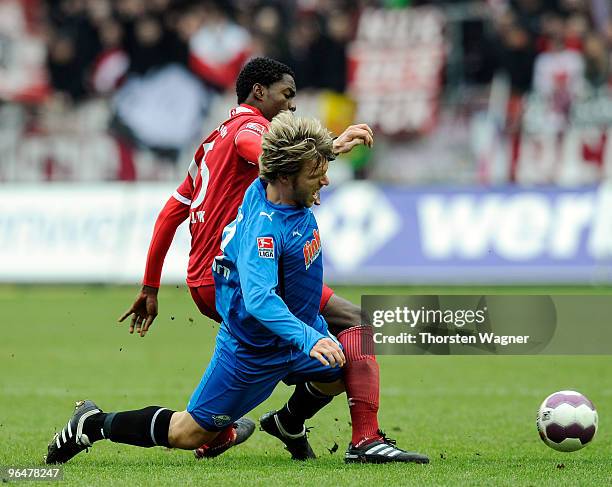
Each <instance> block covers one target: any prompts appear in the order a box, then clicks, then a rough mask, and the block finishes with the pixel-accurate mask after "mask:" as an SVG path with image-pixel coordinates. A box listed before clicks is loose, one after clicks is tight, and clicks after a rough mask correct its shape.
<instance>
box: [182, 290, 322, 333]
mask: <svg viewBox="0 0 612 487" xmlns="http://www.w3.org/2000/svg"><path fill="white" fill-rule="evenodd" d="M189 291H191V297H192V298H193V300H194V302H195V304H196V306H197V307H198V309H199V310H200V313H202V314H203V315H204V316H208V317H209V318H210V319H211V320H215V321H216V322H217V323H221V317H220V316H219V313H217V307H216V306H215V286H214V285H212V284H211V285H209V286H199V287H190V288H189ZM333 294H334V291H333V289H332V288H330V287H327V286H326V285H325V284H323V293H322V294H321V304H319V312H322V311H323V308H325V306H326V305H327V302H328V301H329V298H331V297H332V295H333Z"/></svg>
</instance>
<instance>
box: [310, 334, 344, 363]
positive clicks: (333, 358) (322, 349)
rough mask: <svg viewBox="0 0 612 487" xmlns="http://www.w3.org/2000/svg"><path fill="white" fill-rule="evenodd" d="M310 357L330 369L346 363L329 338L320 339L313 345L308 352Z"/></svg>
mask: <svg viewBox="0 0 612 487" xmlns="http://www.w3.org/2000/svg"><path fill="white" fill-rule="evenodd" d="M310 356H311V357H312V358H316V359H317V360H318V361H319V362H321V363H322V364H323V365H325V366H330V367H332V368H333V367H336V366H339V367H342V366H343V365H344V363H345V362H346V358H345V357H344V352H342V349H341V348H340V345H338V344H337V343H336V342H335V341H333V340H332V339H331V338H321V339H320V340H319V341H318V342H317V343H315V345H314V347H312V350H310Z"/></svg>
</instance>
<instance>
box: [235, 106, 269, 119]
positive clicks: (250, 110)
mask: <svg viewBox="0 0 612 487" xmlns="http://www.w3.org/2000/svg"><path fill="white" fill-rule="evenodd" d="M241 114H247V115H259V116H260V117H263V114H262V113H261V112H260V111H259V109H258V108H255V107H254V106H252V105H247V104H246V103H241V104H240V105H238V106H237V107H234V108H232V109H231V110H230V117H235V116H236V115H241Z"/></svg>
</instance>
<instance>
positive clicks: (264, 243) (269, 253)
mask: <svg viewBox="0 0 612 487" xmlns="http://www.w3.org/2000/svg"><path fill="white" fill-rule="evenodd" d="M257 251H258V253H259V257H261V258H262V259H273V258H274V239H273V238H272V237H257Z"/></svg>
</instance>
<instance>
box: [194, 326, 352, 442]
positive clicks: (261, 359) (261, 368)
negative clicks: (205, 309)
mask: <svg viewBox="0 0 612 487" xmlns="http://www.w3.org/2000/svg"><path fill="white" fill-rule="evenodd" d="M330 337H331V336H330ZM331 338H333V337H331ZM333 339H334V340H335V338H333ZM275 354H276V355H277V352H275ZM267 358H268V357H267V356H266V354H265V353H254V352H253V351H252V350H250V349H246V348H245V347H243V346H242V345H240V343H238V342H237V341H236V339H234V338H233V337H232V336H231V335H229V334H227V333H224V332H223V331H222V330H221V331H219V335H218V336H217V344H216V346H215V352H214V354H213V357H212V359H211V361H210V363H209V364H208V368H207V369H206V372H204V376H203V377H202V380H201V381H200V384H199V385H198V387H197V388H196V390H195V391H193V394H192V395H191V399H190V400H189V404H187V411H188V412H189V413H190V414H191V416H192V417H193V419H195V420H196V422H197V423H198V424H199V425H200V426H201V427H202V428H204V429H205V430H207V431H220V430H222V429H223V428H225V427H226V426H227V425H229V424H232V423H233V422H234V421H236V420H237V419H239V418H241V417H242V416H244V415H245V414H246V413H248V412H249V411H251V410H252V409H254V408H255V407H257V406H259V405H260V404H261V403H262V402H264V401H265V400H266V399H267V398H268V397H270V394H272V391H273V390H274V388H275V387H276V385H277V384H278V383H279V382H280V381H283V382H285V383H286V384H289V385H291V384H298V383H300V382H306V381H315V382H334V381H336V380H338V379H341V378H342V369H341V368H340V367H335V368H331V367H329V366H324V365H323V364H322V363H321V362H319V361H318V360H316V359H313V358H310V357H308V356H306V355H305V354H304V353H302V352H296V353H294V354H293V355H292V357H291V358H290V360H287V361H284V362H283V363H278V361H276V362H277V363H273V364H270V363H269V362H270V361H268V360H266V359H267ZM272 362H275V361H274V360H272Z"/></svg>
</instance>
